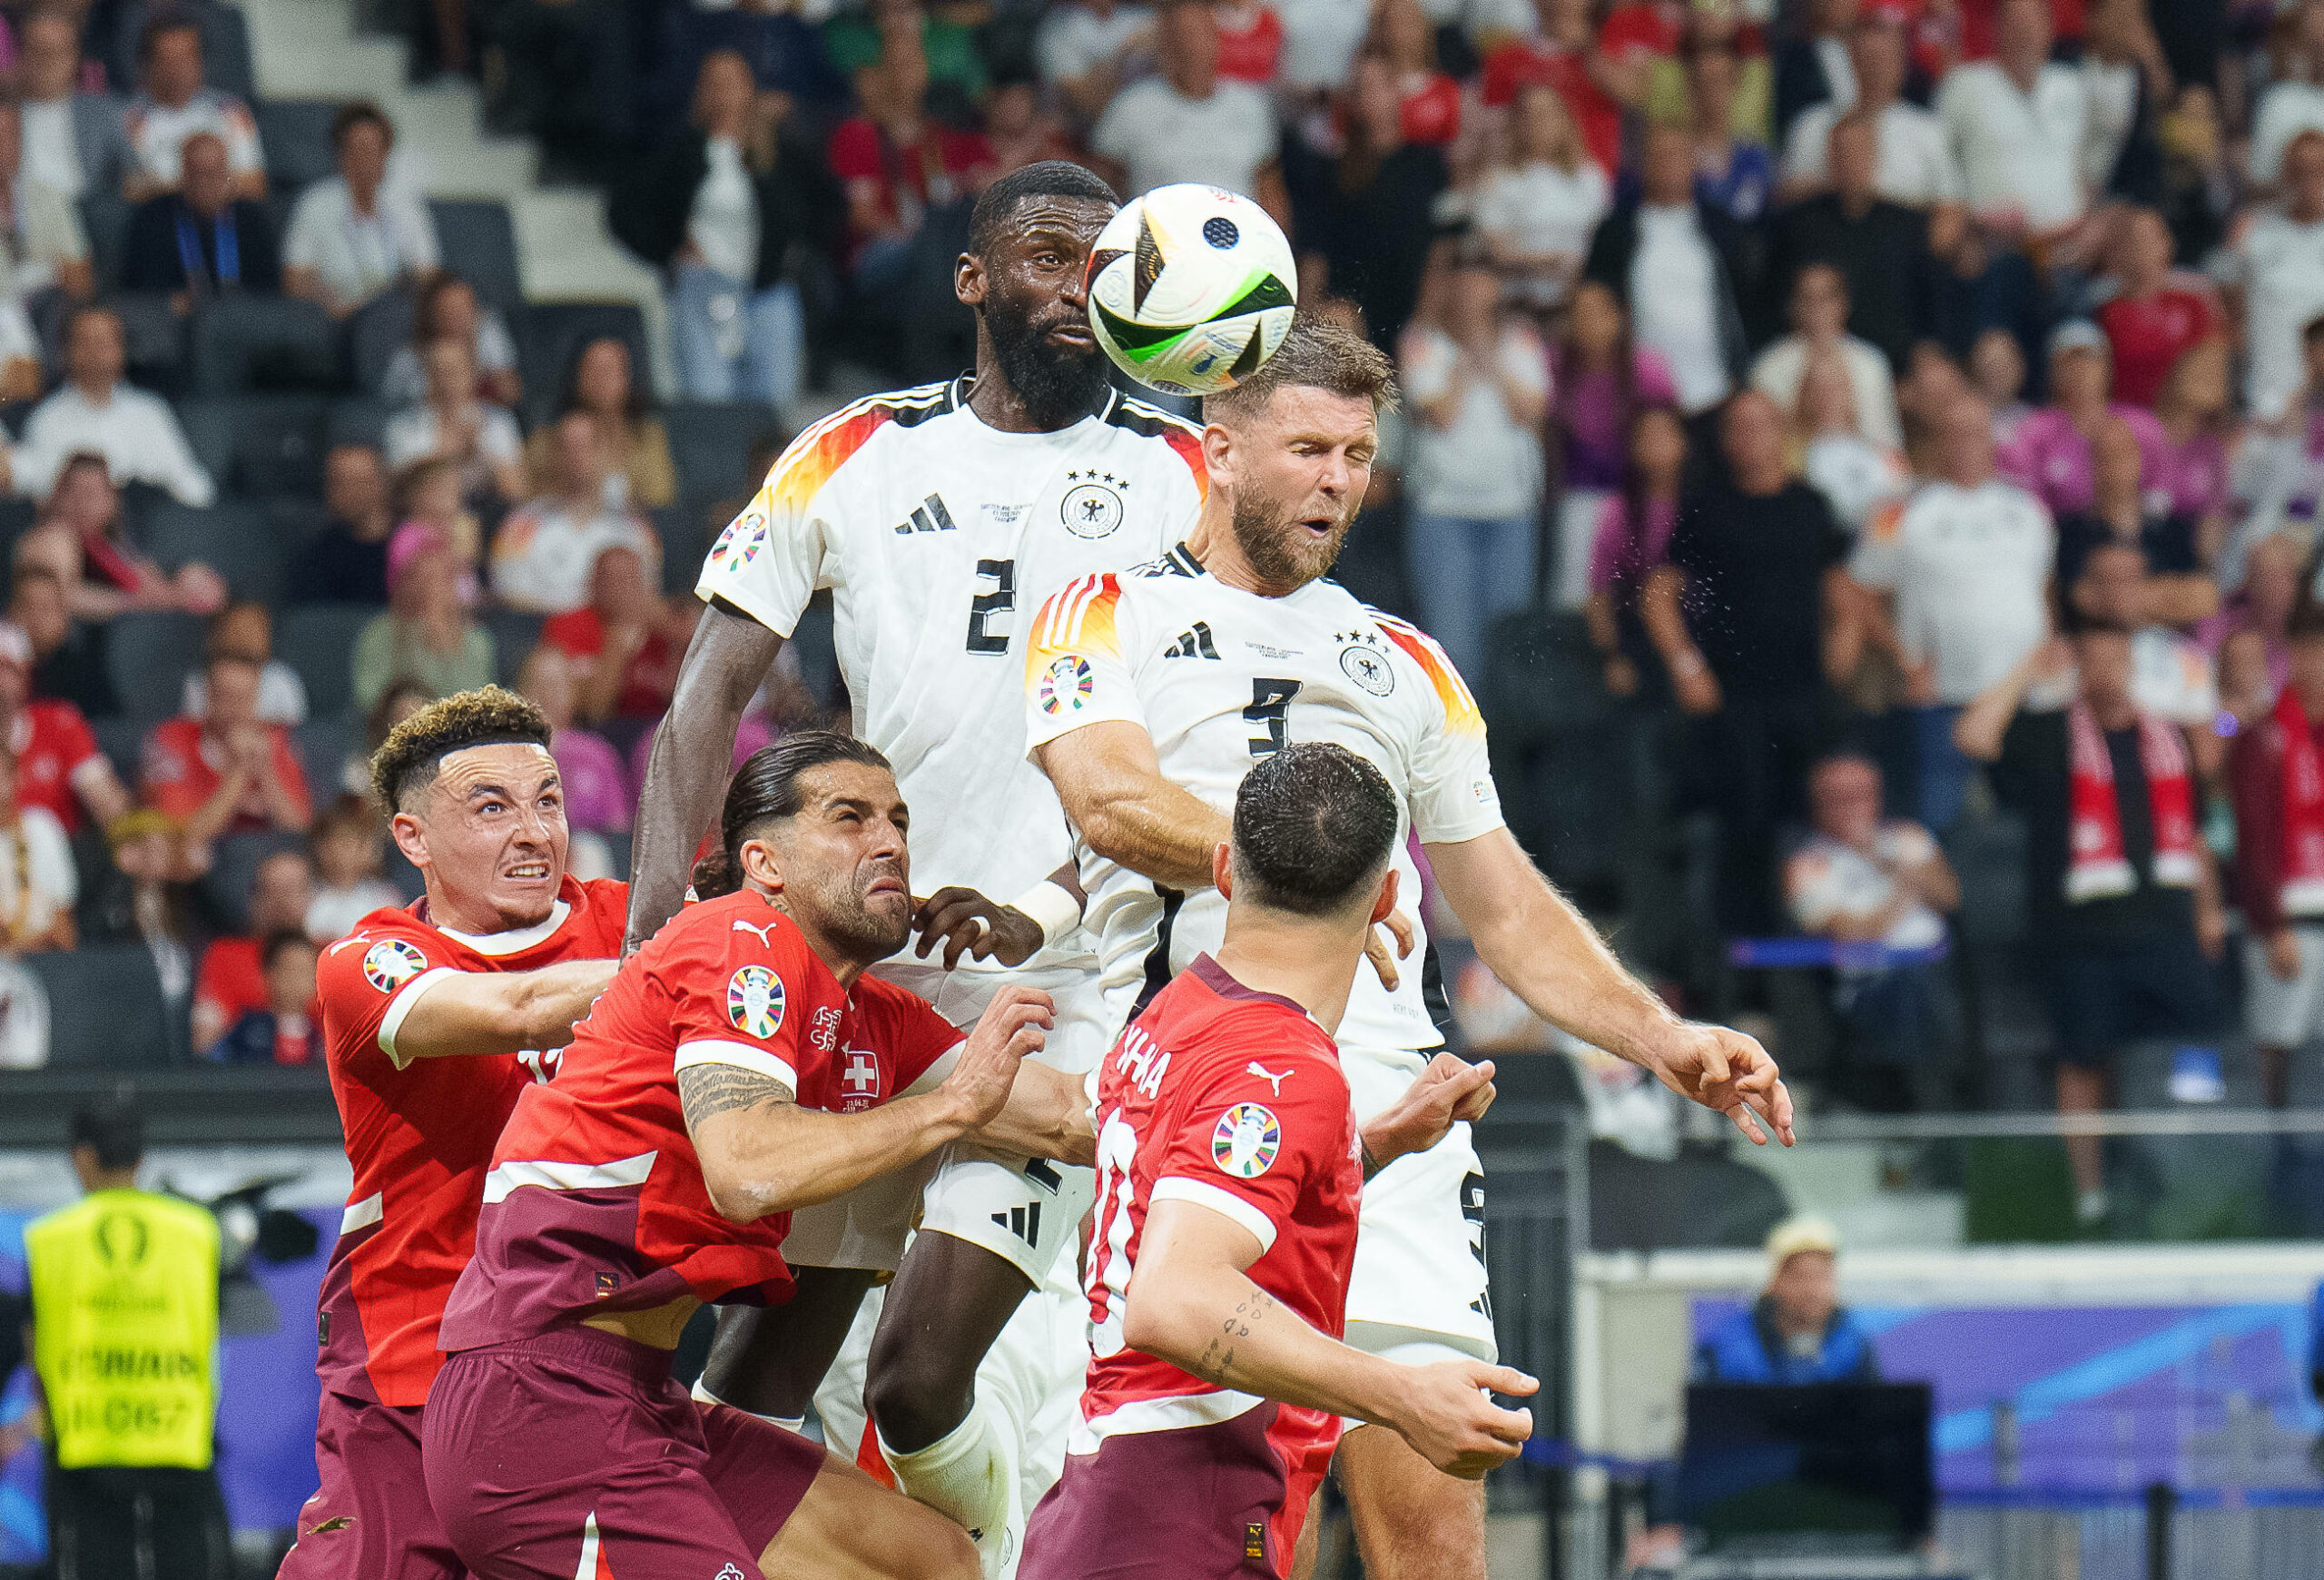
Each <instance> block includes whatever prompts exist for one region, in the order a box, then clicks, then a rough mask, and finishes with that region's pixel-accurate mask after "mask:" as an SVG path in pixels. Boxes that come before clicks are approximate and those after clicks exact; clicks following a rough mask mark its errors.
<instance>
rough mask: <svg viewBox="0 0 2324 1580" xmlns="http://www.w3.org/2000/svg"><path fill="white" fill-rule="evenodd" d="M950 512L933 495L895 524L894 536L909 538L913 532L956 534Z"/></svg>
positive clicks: (957, 529) (942, 502) (956, 528)
mask: <svg viewBox="0 0 2324 1580" xmlns="http://www.w3.org/2000/svg"><path fill="white" fill-rule="evenodd" d="M959 530H960V528H958V527H957V526H956V525H954V523H953V520H952V512H951V511H950V510H947V509H945V508H944V501H943V499H941V498H940V496H938V495H935V494H931V495H929V496H928V498H927V499H923V500H921V503H920V504H919V505H918V506H917V507H915V508H914V509H913V510H912V513H911V515H910V516H908V517H906V518H904V519H903V520H902V521H901V522H900V523H898V524H897V527H896V536H897V537H899V538H909V537H911V535H912V534H913V533H915V532H957V531H959Z"/></svg>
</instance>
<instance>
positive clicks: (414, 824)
mask: <svg viewBox="0 0 2324 1580" xmlns="http://www.w3.org/2000/svg"><path fill="white" fill-rule="evenodd" d="M388 833H389V835H391V836H392V837H393V838H394V840H395V842H396V848H397V849H398V850H399V851H401V852H403V859H404V860H406V861H408V862H409V863H410V864H412V865H413V866H416V867H424V866H426V865H427V864H428V830H427V828H426V827H425V826H424V825H422V824H421V823H420V821H419V819H418V818H417V817H414V816H413V815H411V814H410V813H409V812H399V813H397V814H396V815H394V816H393V817H391V818H389V820H388Z"/></svg>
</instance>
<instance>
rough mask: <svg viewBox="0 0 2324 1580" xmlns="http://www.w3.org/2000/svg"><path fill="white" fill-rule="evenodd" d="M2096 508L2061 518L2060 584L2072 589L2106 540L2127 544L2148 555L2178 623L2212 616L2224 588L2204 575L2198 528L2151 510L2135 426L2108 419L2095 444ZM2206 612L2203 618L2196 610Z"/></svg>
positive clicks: (2152, 590)
mask: <svg viewBox="0 0 2324 1580" xmlns="http://www.w3.org/2000/svg"><path fill="white" fill-rule="evenodd" d="M2091 455H2092V479H2093V480H2092V485H2091V503H2090V509H2087V510H2078V511H2075V512H2074V513H2073V515H2071V516H2062V517H2060V518H2058V579H2059V581H2060V582H2061V583H2063V585H2065V586H2068V587H2071V586H2073V584H2074V582H2075V581H2077V580H2078V579H2079V578H2080V577H2081V575H2082V563H2083V560H2084V559H2085V558H2088V556H2089V554H2090V551H2091V550H2092V549H2093V548H2096V547H2097V546H2098V545H2099V544H2101V543H2128V544H2131V545H2132V546H2134V547H2136V548H2138V549H2139V551H2140V552H2141V553H2142V554H2143V555H2144V556H2145V557H2146V568H2147V575H2148V578H2149V584H2148V591H2149V596H2150V597H2155V598H2159V599H2167V600H2169V605H2170V607H2171V613H2170V614H2168V615H2165V616H2163V618H2165V619H2167V620H2169V622H2170V623H2171V624H2172V625H2190V624H2192V623H2193V622H2194V621H2196V620H2200V619H2202V618H2205V617H2208V616H2209V615H2210V614H2211V613H2212V612H2213V611H2212V610H2211V608H2206V607H2203V606H2204V605H2206V604H2216V601H2217V599H2218V596H2219V589H2218V588H2217V587H2216V586H2215V585H2214V584H2213V583H2212V582H2211V578H2210V577H2209V576H2207V575H2206V574H2204V571H2203V567H2202V562H2201V558H2199V557H2198V555H2197V552H2196V545H2195V524H2194V522H2193V521H2191V520H2190V519H2189V518H2186V517H2185V516H2182V515H2180V514H2179V513H2178V512H2176V511H2174V510H2171V509H2169V508H2168V504H2167V501H2166V502H2165V506H2164V508H2163V509H2159V510H2158V509H2150V508H2149V506H2148V503H2147V499H2148V496H2147V494H2146V492H2145V491H2144V489H2142V487H2141V476H2140V473H2141V469H2142V465H2141V461H2140V457H2139V441H2138V439H2137V438H2136V436H2134V435H2133V434H2132V432H2131V430H2130V425H2129V424H2127V423H2124V422H2122V421H2120V420H2115V421H2110V422H2108V423H2107V424H2106V425H2105V426H2103V427H2102V428H2101V429H2100V430H2098V438H2097V440H2096V442H2095V443H2093V445H2092V446H2091ZM2198 609H2200V610H2201V613H2194V612H2191V611H2194V610H2198Z"/></svg>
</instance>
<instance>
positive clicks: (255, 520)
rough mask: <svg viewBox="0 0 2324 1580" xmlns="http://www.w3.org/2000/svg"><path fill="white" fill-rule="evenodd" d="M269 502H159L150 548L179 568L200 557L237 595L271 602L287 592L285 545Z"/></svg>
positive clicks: (147, 538) (148, 533)
mask: <svg viewBox="0 0 2324 1580" xmlns="http://www.w3.org/2000/svg"><path fill="white" fill-rule="evenodd" d="M272 528H273V524H272V523H271V522H270V521H269V520H268V519H267V517H266V510H265V508H264V507H263V506H261V505H259V504H256V503H254V502H251V501H249V500H243V499H222V500H220V501H219V502H218V503H217V504H215V505H212V506H211V507H210V508H209V509H194V508H193V507H192V506H191V505H180V504H177V503H175V502H172V503H169V504H165V505H161V506H157V507H155V509H154V510H153V515H152V516H151V517H150V518H148V519H147V521H146V523H145V527H144V531H143V540H144V545H145V552H146V553H148V554H150V555H152V556H153V558H155V559H157V560H159V561H160V562H161V563H162V567H163V568H165V569H169V570H175V569H176V568H178V567H180V566H182V565H186V564H190V563H192V561H195V560H199V561H201V562H202V564H204V565H206V566H208V567H210V568H211V569H212V570H214V571H216V572H217V573H218V574H219V575H220V576H222V577H224V578H226V586H227V587H228V588H230V589H231V591H232V593H233V596H234V597H236V598H238V599H242V598H250V599H256V600H257V601H258V602H260V603H264V604H272V603H275V602H278V601H280V600H281V597H282V575H283V564H282V562H283V545H282V541H281V538H279V537H278V536H277V535H276V533H275V532H274V531H273V529H272Z"/></svg>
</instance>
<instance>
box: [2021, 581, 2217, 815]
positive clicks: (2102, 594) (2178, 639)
mask: <svg viewBox="0 0 2324 1580" xmlns="http://www.w3.org/2000/svg"><path fill="white" fill-rule="evenodd" d="M2062 585H2063V587H2064V589H2065V595H2066V596H2065V604H2066V607H2067V609H2068V612H2069V613H2070V614H2071V615H2073V617H2076V618H2078V619H2080V620H2083V621H2085V622H2088V623H2092V624H2095V625H2102V626H2106V627H2112V628H2114V629H2119V630H2122V631H2127V632H2129V633H2130V642H2131V695H2132V700H2134V701H2135V702H2136V703H2137V704H2138V706H2139V708H2140V710H2141V711H2142V712H2144V713H2150V714H2152V715H2154V716H2156V717H2157V718H2161V719H2164V720H2167V721H2168V722H2170V723H2171V724H2175V725H2181V726H2185V727H2186V728H2188V729H2190V730H2192V731H2194V732H2195V735H2194V737H2193V743H2192V744H2193V748H2194V751H2195V755H2197V757H2198V758H2199V759H2204V761H2202V762H2201V763H2200V764H2199V765H2200V766H2201V767H2203V768H2205V769H2206V770H2207V771H2208V770H2209V769H2210V768H2211V766H2212V765H2213V764H2212V762H2211V761H2210V759H2212V758H2215V757H2216V756H2217V755H2218V754H2219V753H2220V752H2221V749H2222V748H2221V746H2220V744H2219V739H2218V737H2217V736H2215V735H2213V734H2212V733H2211V729H2210V728H2209V727H2208V726H2211V724H2212V723H2214V722H2215V721H2216V720H2217V719H2218V717H2219V686H2218V684H2217V681H2216V680H2215V678H2214V676H2213V675H2212V671H2211V655H2210V654H2208V653H2206V652H2204V651H2203V649H2202V648H2201V647H2199V646H2197V645H2196V644H2195V643H2194V642H2193V641H2191V640H2190V639H2189V638H2188V637H2184V636H2182V635H2181V634H2180V633H2179V632H2178V631H2176V630H2174V629H2172V628H2171V627H2172V626H2173V625H2175V624H2192V623H2193V622H2195V621H2197V620H2200V619H2201V618H2202V617H2204V616H2205V615H2207V614H2209V613H2210V612H2211V610H2213V609H2214V608H2216V607H2218V604H2219V589H2218V588H2216V587H2214V586H2213V585H2212V584H2211V582H2210V581H2209V580H2208V579H2207V578H2203V577H2201V576H2160V577H2158V576H2150V575H2149V574H2148V568H2147V561H2146V551H2145V549H2143V548H2141V547H2140V546H2139V545H2138V544H2136V543H2132V542H2126V541H2124V540H2122V539H2121V538H2107V539H2103V540H2102V541H2100V542H2097V543H2093V544H2092V545H2091V546H2090V547H2089V548H2088V549H2086V550H2085V551H2084V552H2083V557H2082V570H2081V574H2079V575H2078V576H2076V577H2075V578H2073V580H2072V581H2071V582H2064V583H2063V584H2062ZM2044 700H2046V697H2045V698H2044Z"/></svg>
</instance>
